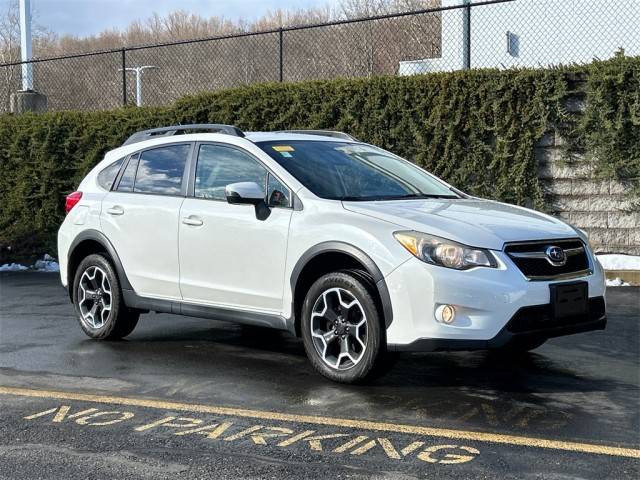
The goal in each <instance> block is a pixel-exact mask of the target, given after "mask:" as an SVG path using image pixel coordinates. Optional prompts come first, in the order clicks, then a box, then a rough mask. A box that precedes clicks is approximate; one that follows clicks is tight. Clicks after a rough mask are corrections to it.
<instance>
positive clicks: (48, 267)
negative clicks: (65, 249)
mask: <svg viewBox="0 0 640 480" xmlns="http://www.w3.org/2000/svg"><path fill="white" fill-rule="evenodd" d="M31 268H33V269H34V270H35V271H37V272H59V271H60V265H58V262H56V261H55V258H53V257H52V256H51V255H49V254H48V253H45V254H44V257H43V258H42V260H36V263H34V264H33V265H32V266H31Z"/></svg>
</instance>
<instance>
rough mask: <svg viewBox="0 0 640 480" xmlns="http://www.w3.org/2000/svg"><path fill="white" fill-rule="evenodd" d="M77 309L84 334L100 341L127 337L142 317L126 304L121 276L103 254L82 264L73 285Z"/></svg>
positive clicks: (94, 255)
mask: <svg viewBox="0 0 640 480" xmlns="http://www.w3.org/2000/svg"><path fill="white" fill-rule="evenodd" d="M73 306H74V307H75V311H76V315H77V317H78V321H79V322H80V327H81V328H82V331H83V332H84V333H85V334H86V335H87V336H88V337H91V338H93V339H96V340H114V339H119V338H124V337H126V336H127V335H129V334H130V333H131V332H133V330H134V328H135V327H136V325H137V324H138V318H139V316H140V314H139V312H137V311H134V310H131V309H129V308H127V306H126V305H125V304H124V302H123V300H122V295H121V291H120V282H119V281H118V276H117V275H116V272H115V270H114V268H113V267H112V265H111V263H110V262H109V260H108V259H107V258H106V257H105V256H103V255H101V254H92V255H89V256H87V257H86V258H85V259H84V260H82V262H80V265H79V266H78V269H77V270H76V274H75V278H74V281H73Z"/></svg>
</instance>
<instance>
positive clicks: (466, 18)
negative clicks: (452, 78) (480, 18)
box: [462, 0, 471, 70]
mask: <svg viewBox="0 0 640 480" xmlns="http://www.w3.org/2000/svg"><path fill="white" fill-rule="evenodd" d="M462 68H463V69H464V70H469V69H470V68H471V2H470V1H469V0H464V8H463V10H462Z"/></svg>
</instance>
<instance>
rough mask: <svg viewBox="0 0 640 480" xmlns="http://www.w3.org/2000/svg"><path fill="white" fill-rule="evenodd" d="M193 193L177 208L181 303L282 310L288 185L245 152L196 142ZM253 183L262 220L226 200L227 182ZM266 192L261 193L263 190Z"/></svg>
mask: <svg viewBox="0 0 640 480" xmlns="http://www.w3.org/2000/svg"><path fill="white" fill-rule="evenodd" d="M194 175H195V179H194V187H193V193H194V195H193V198H191V197H190V198H187V199H186V200H185V201H184V203H183V204H182V209H181V211H180V288H181V291H182V296H183V299H184V301H185V302H189V303H199V304H208V305H212V306H218V307H227V308H238V309H243V310H252V311H259V312H262V313H272V314H277V313H280V312H282V306H283V305H282V297H283V288H284V287H283V285H284V269H285V261H286V254H287V238H288V232H289V222H290V220H291V214H292V209H291V208H290V204H291V194H290V192H289V190H288V189H287V188H286V187H285V186H284V185H283V184H282V183H281V182H280V181H279V180H278V179H277V178H276V177H275V176H273V174H271V173H269V172H268V171H267V169H266V168H265V167H264V166H263V165H262V164H261V163H260V162H259V161H258V160H257V159H256V158H255V157H253V156H252V155H250V154H249V153H247V152H245V151H244V150H241V149H239V148H236V147H230V146H223V145H218V144H201V145H199V147H198V152H197V162H196V166H195V174H194ZM236 182H255V183H257V184H258V185H260V186H262V187H263V188H264V189H265V192H266V193H265V198H266V199H271V207H270V214H269V216H268V217H267V218H266V219H263V220H260V219H258V218H257V217H256V212H255V208H254V207H253V206H252V205H232V204H229V203H227V201H226V197H225V187H226V186H227V185H228V184H230V183H236ZM267 193H268V195H267Z"/></svg>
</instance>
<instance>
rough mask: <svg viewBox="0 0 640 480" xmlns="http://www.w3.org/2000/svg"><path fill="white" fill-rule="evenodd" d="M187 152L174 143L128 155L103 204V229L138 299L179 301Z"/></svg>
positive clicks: (189, 149)
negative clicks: (152, 298)
mask: <svg viewBox="0 0 640 480" xmlns="http://www.w3.org/2000/svg"><path fill="white" fill-rule="evenodd" d="M191 148H192V144H189V143H185V144H172V145H167V146H162V147H156V148H153V149H149V150H144V151H143V152H141V153H139V154H135V155H133V156H131V157H130V159H129V163H128V164H127V166H126V168H125V170H124V172H123V174H122V176H121V178H120V180H119V182H118V183H117V185H115V186H114V189H113V190H112V191H111V192H109V193H108V194H107V195H106V196H105V198H104V200H103V201H102V212H101V215H100V223H101V226H102V230H103V232H104V234H105V235H106V236H107V238H108V239H109V240H110V241H111V243H112V244H113V246H114V248H115V250H116V252H117V253H118V256H119V257H120V260H121V261H122V265H123V267H124V270H125V273H126V274H127V278H128V279H129V282H130V283H131V286H132V287H133V289H134V291H135V292H136V293H137V294H138V295H140V296H143V297H154V298H164V299H175V300H180V298H181V295H180V269H179V265H178V224H179V216H180V207H181V205H182V202H183V201H184V198H185V197H184V196H185V194H186V183H187V180H186V174H185V170H186V164H187V159H188V157H189V153H190V151H191Z"/></svg>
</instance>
